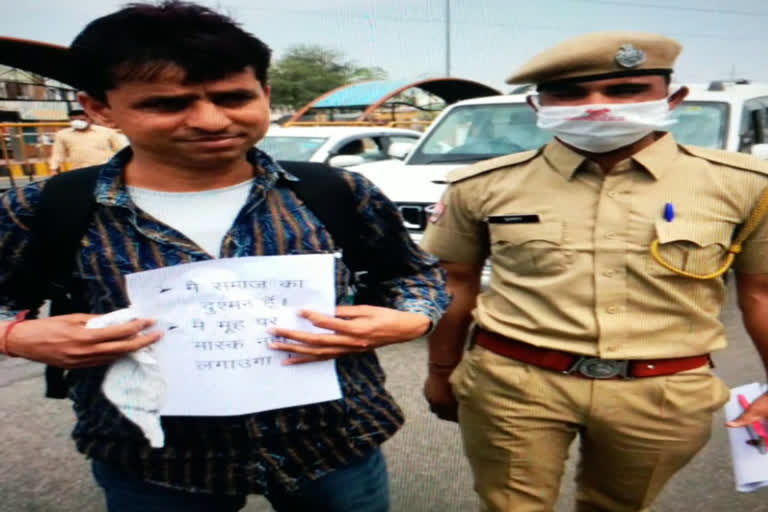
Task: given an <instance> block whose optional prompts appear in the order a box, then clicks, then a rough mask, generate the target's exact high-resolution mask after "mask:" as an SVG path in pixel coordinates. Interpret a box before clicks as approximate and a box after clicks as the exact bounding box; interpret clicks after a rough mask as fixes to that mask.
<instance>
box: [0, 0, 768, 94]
mask: <svg viewBox="0 0 768 512" xmlns="http://www.w3.org/2000/svg"><path fill="white" fill-rule="evenodd" d="M3 1H4V2H11V1H12V0H3ZM12 3H13V7H12V8H6V9H3V16H2V17H0V35H3V36H10V37H18V38H24V39H34V40H38V41H46V42H50V43H57V44H65V45H67V44H69V43H70V42H71V41H72V39H73V38H74V37H75V35H76V34H77V33H78V32H79V31H80V30H81V29H82V28H83V27H84V26H85V25H86V24H87V23H88V22H89V21H90V20H92V19H94V18H97V17H99V16H102V15H104V14H107V13H109V12H112V11H114V10H116V9H118V8H119V7H120V6H121V5H123V4H124V3H125V2H124V1H115V0H71V1H66V2H65V1H62V0H25V1H23V2H19V1H13V2H12ZM199 3H201V4H204V5H207V6H209V7H214V8H216V9H217V10H219V11H222V12H224V13H226V14H229V15H230V16H232V17H233V18H234V19H236V20H237V21H239V22H240V23H241V24H242V26H243V27H244V28H245V29H246V30H248V31H249V32H251V33H253V34H254V35H256V36H257V37H259V38H260V39H262V40H263V41H264V42H266V43H267V44H268V45H269V46H270V47H271V48H272V49H273V50H274V56H275V58H279V57H280V56H281V54H283V53H284V52H285V51H286V49H288V48H290V47H291V46H295V45H300V44H312V45H320V46H324V47H328V48H333V49H335V50H338V51H340V52H342V53H343V54H344V55H345V56H346V57H347V58H348V59H349V60H351V61H354V62H355V63H356V64H357V65H359V66H380V67H382V68H384V69H385V70H386V71H387V72H388V73H389V77H390V78H393V79H423V78H431V77H441V76H445V75H446V5H447V4H450V13H451V14H450V20H451V23H450V24H449V31H450V40H451V44H450V47H451V59H450V75H451V76H454V77H459V78H466V79H471V80H477V81H480V82H483V83H485V84H488V85H490V86H492V87H496V88H498V89H500V90H502V91H508V90H509V89H510V87H509V86H506V85H505V84H504V79H505V78H506V77H507V76H509V75H510V74H512V72H514V70H515V69H516V68H517V67H519V66H520V65H522V64H523V63H525V62H526V61H527V60H528V59H530V58H531V57H532V56H534V55H535V54H536V53H538V52H540V51H542V50H544V49H546V48H548V47H549V46H552V45H554V44H556V43H557V42H559V41H561V40H563V39H566V38H568V37H571V36H575V35H578V34H583V33H586V32H593V31H599V30H639V31H647V32H657V33H661V34H664V35H666V36H669V37H672V38H675V39H677V40H678V41H680V42H681V43H682V44H683V53H682V55H681V57H680V58H679V60H678V64H677V67H676V79H677V80H678V81H681V82H687V83H691V82H708V81H710V80H716V79H730V78H747V79H751V80H754V81H762V82H768V56H766V55H765V53H766V51H767V50H768V29H767V28H766V27H768V1H766V0H727V1H726V0H674V2H670V1H669V0H525V1H523V0H323V1H322V2H318V1H317V0H280V1H279V2H275V1H274V0H218V1H208V0H201V1H199Z"/></svg>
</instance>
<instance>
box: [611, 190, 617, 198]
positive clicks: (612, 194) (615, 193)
mask: <svg viewBox="0 0 768 512" xmlns="http://www.w3.org/2000/svg"><path fill="white" fill-rule="evenodd" d="M617 195H619V193H618V192H616V191H615V190H611V191H610V192H608V197H616V196H617Z"/></svg>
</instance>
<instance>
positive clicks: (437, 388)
mask: <svg viewBox="0 0 768 512" xmlns="http://www.w3.org/2000/svg"><path fill="white" fill-rule="evenodd" d="M450 376H451V373H450V372H449V371H444V370H440V371H438V372H432V371H430V372H429V375H428V376H427V381H426V382H425V383H424V398H426V399H427V402H428V403H429V410H430V411H432V412H433V413H435V414H436V415H437V417H438V418H440V419H441V420H447V421H459V414H458V412H459V403H458V402H457V401H456V397H455V396H454V395H453V389H452V388H451V383H450V382H448V378H449V377H450Z"/></svg>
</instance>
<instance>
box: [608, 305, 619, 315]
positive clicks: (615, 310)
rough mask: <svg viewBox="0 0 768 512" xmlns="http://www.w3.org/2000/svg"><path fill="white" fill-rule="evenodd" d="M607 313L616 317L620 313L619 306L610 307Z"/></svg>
mask: <svg viewBox="0 0 768 512" xmlns="http://www.w3.org/2000/svg"><path fill="white" fill-rule="evenodd" d="M606 311H607V312H608V314H611V315H615V314H616V313H618V312H619V306H608V307H607V308H606Z"/></svg>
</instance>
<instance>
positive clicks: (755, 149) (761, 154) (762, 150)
mask: <svg viewBox="0 0 768 512" xmlns="http://www.w3.org/2000/svg"><path fill="white" fill-rule="evenodd" d="M749 152H750V153H752V155H753V156H756V157H757V158H759V159H760V160H768V144H765V143H763V144H752V148H750V150H749Z"/></svg>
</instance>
